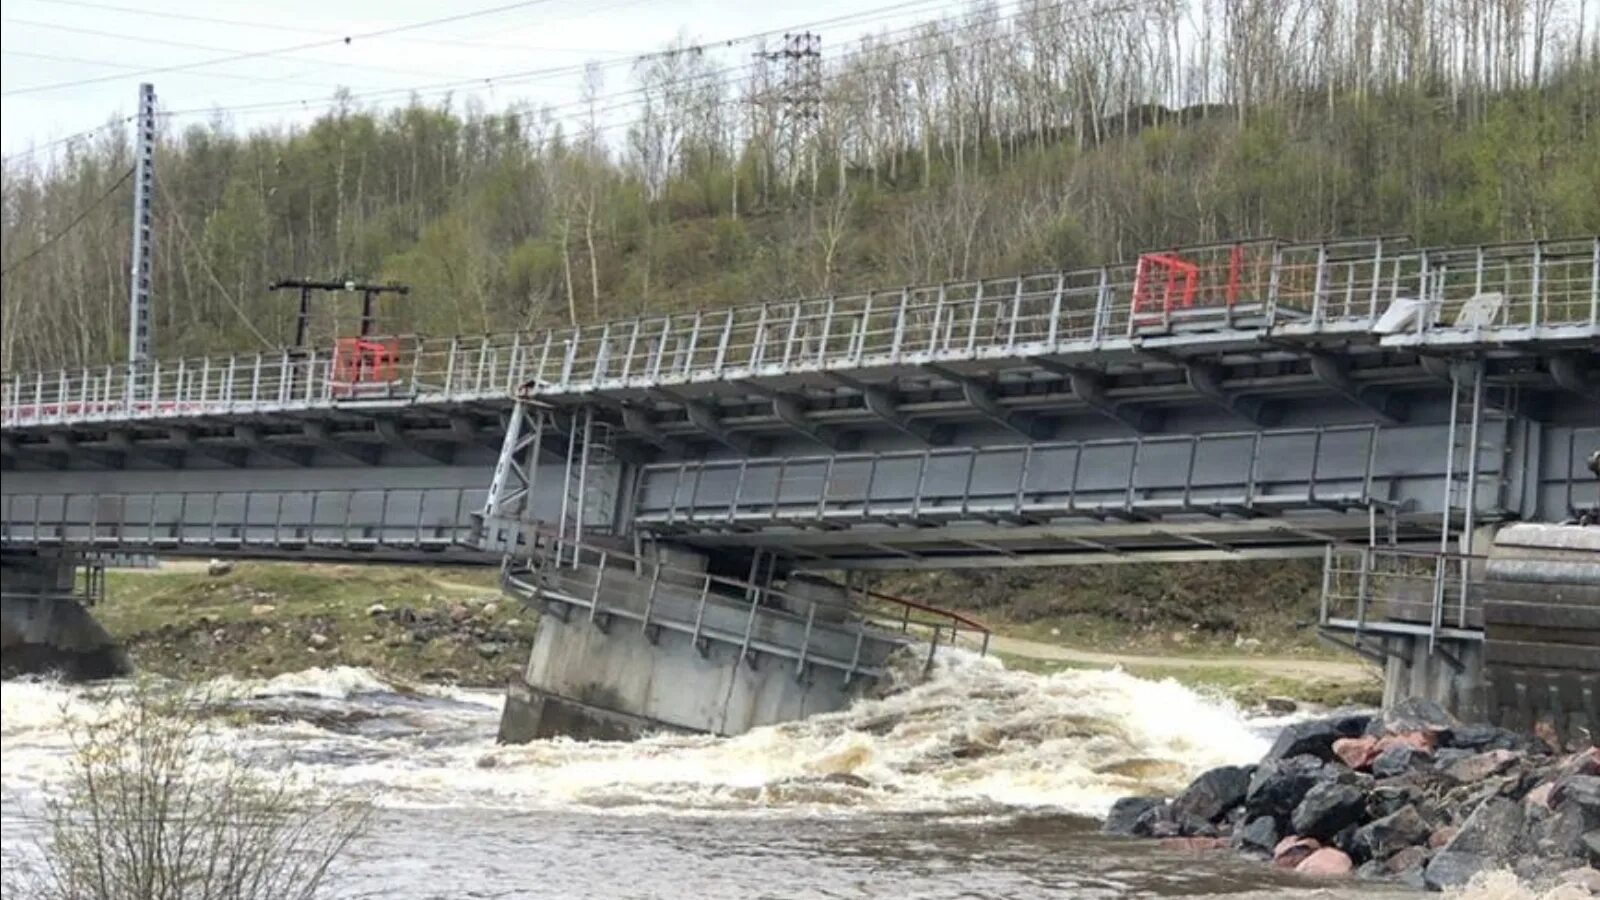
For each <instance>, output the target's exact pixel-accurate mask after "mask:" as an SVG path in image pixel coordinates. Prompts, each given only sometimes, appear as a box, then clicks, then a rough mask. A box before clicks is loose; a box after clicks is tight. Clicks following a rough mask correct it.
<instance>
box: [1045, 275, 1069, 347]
mask: <svg viewBox="0 0 1600 900" xmlns="http://www.w3.org/2000/svg"><path fill="white" fill-rule="evenodd" d="M1066 287H1067V274H1066V273H1065V272H1057V273H1056V290H1055V294H1054V295H1052V296H1051V298H1050V329H1049V332H1048V333H1047V334H1046V335H1045V344H1046V345H1047V346H1049V347H1050V348H1052V349H1054V348H1055V345H1056V339H1057V338H1058V337H1060V336H1061V294H1062V292H1063V291H1065V290H1066Z"/></svg>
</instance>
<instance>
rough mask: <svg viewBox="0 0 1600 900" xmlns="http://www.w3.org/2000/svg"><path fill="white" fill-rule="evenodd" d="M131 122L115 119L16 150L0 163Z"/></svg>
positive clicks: (123, 117) (131, 118)
mask: <svg viewBox="0 0 1600 900" xmlns="http://www.w3.org/2000/svg"><path fill="white" fill-rule="evenodd" d="M131 121H133V116H122V117H120V118H117V119H112V120H111V121H110V122H107V123H106V124H104V125H96V126H95V127H93V128H86V129H84V130H83V131H80V132H78V133H77V134H69V135H67V136H66V137H61V138H56V139H55V140H53V141H50V142H49V143H46V144H40V145H38V146H36V147H29V148H28V149H26V150H18V151H17V152H16V153H13V154H11V155H10V156H7V157H5V158H4V159H0V162H12V161H13V160H18V159H23V158H25V157H29V156H33V155H34V154H35V153H41V152H43V151H45V150H49V149H51V148H53V147H59V146H61V145H62V144H70V143H72V142H73V141H76V140H79V139H80V138H86V137H92V136H94V135H96V134H99V133H100V132H102V131H105V130H106V129H107V128H113V127H115V126H117V125H121V124H123V123H126V122H131Z"/></svg>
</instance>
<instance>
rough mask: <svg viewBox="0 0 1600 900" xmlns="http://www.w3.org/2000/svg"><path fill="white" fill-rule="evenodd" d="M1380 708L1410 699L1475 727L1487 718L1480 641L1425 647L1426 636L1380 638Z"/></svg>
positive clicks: (1444, 640)
mask: <svg viewBox="0 0 1600 900" xmlns="http://www.w3.org/2000/svg"><path fill="white" fill-rule="evenodd" d="M1384 649H1385V656H1386V657H1387V660H1388V661H1387V662H1386V663H1385V664H1384V671H1383V705H1384V706H1386V707H1387V706H1392V705H1394V704H1396V703H1398V702H1400V701H1401V700H1405V699H1407V698H1409V697H1426V698H1427V699H1429V700H1432V701H1434V702H1436V703H1438V704H1439V705H1440V706H1443V707H1444V708H1445V709H1448V710H1450V711H1451V712H1453V713H1454V714H1455V715H1456V716H1457V717H1458V718H1461V719H1464V720H1467V721H1479V720H1481V719H1483V717H1484V715H1485V713H1486V685H1485V683H1484V669H1483V642H1482V641H1481V640H1471V639H1455V638H1445V637H1441V638H1438V639H1437V640H1436V641H1435V643H1434V645H1433V647H1432V648H1431V649H1430V648H1429V646H1428V638H1427V636H1426V635H1389V636H1387V637H1385V638H1384Z"/></svg>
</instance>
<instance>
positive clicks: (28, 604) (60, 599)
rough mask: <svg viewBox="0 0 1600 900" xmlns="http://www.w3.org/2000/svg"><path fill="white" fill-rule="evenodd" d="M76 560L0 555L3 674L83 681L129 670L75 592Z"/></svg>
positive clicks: (0, 616) (116, 648)
mask: <svg viewBox="0 0 1600 900" xmlns="http://www.w3.org/2000/svg"><path fill="white" fill-rule="evenodd" d="M80 562H81V560H80V559H78V558H76V557H73V556H67V555H62V556H53V555H46V554H36V553H6V554H3V555H0V670H3V673H4V674H5V675H6V676H12V675H19V674H24V673H45V672H56V673H59V674H61V675H62V676H64V677H66V678H69V679H73V680H81V679H92V678H109V677H112V676H115V675H123V674H126V673H127V672H128V671H130V669H131V666H130V665H129V663H128V658H127V656H126V655H125V654H124V653H123V652H122V649H121V648H120V647H118V646H117V645H116V642H115V641H113V640H112V638H111V635H109V634H107V633H106V630H105V629H104V628H102V627H101V626H100V623H99V622H96V621H95V619H94V616H92V615H90V613H89V611H88V610H87V609H85V608H84V606H83V603H82V602H80V600H79V599H78V598H76V597H74V596H73V587H74V582H75V580H76V579H75V577H74V576H75V573H76V569H77V566H78V565H79V563H80Z"/></svg>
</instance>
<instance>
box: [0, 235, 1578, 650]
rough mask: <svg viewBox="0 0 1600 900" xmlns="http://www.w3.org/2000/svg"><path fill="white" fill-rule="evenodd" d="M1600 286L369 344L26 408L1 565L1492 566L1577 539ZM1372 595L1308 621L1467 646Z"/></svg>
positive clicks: (1051, 303)
mask: <svg viewBox="0 0 1600 900" xmlns="http://www.w3.org/2000/svg"><path fill="white" fill-rule="evenodd" d="M1597 279H1600V238H1595V237H1584V238H1579V239H1571V240H1561V241H1541V242H1528V243H1518V244H1506V245H1496V246H1482V247H1453V248H1418V247H1415V246H1412V245H1411V244H1410V243H1408V242H1406V241H1405V240H1403V239H1399V238H1383V239H1364V240H1349V241H1332V242H1320V243H1308V244H1293V243H1283V242H1274V241H1253V242H1242V243H1234V244H1225V245H1218V246H1212V247H1196V248H1186V249H1182V250H1178V251H1172V252H1163V253H1152V254H1146V255H1144V256H1142V257H1140V258H1139V259H1137V260H1133V261H1129V262H1128V263H1125V264H1116V265H1109V266H1102V267H1096V268H1091V269H1085V270H1076V271H1063V272H1055V273H1043V274H1037V275H1028V276H1017V277H1010V278H1000V279H989V280H981V281H969V282H951V283H945V284H939V285H924V286H912V287H905V288H898V289H894V290H887V291H868V292H863V293H859V294H853V295H841V296H835V297H827V298H816V299H806V300H797V301H784V302H776V303H763V304H754V305H750V306H744V307H735V308H733V309H729V310H724V311H715V312H708V311H701V312H694V313H688V314H672V315H662V316H652V317H643V318H638V319H629V320H624V321H618V322H611V323H605V324H600V325H594V326H585V327H582V328H577V329H555V330H549V331H542V332H534V333H517V334H504V335H489V336H481V337H475V338H452V339H448V340H438V339H429V340H424V339H417V338H384V339H373V340H371V341H369V342H368V343H370V344H372V345H373V346H374V347H378V348H380V349H381V357H382V358H381V360H376V359H375V361H374V363H373V364H372V365H365V364H363V363H362V362H361V361H360V360H356V361H354V362H352V360H350V359H347V358H338V359H336V358H335V357H336V354H332V353H330V354H321V353H318V352H306V353H302V354H291V353H280V354H264V355H254V356H239V355H231V356H219V357H210V358H203V359H189V360H171V361H160V362H154V363H150V364H147V365H144V366H140V367H132V368H130V367H128V366H126V365H118V366H109V367H104V368H100V369H89V370H77V371H61V372H48V373H45V372H34V373H19V374H12V375H8V376H6V378H5V380H4V382H3V383H0V432H3V434H0V452H3V457H4V465H5V466H6V473H5V478H4V489H3V491H0V494H3V496H0V501H3V503H0V517H3V521H0V526H3V531H0V537H3V545H4V548H5V550H6V551H7V552H8V553H13V554H15V553H21V552H27V553H36V552H41V551H43V552H62V553H69V554H77V553H96V552H111V551H116V552H150V553H158V554H203V555H211V554H237V555H245V556H275V557H301V558H341V559H350V558H356V559H374V560H376V559H383V560H397V561H420V560H453V561H466V562H490V561H498V560H499V558H500V554H501V553H502V552H505V551H507V550H510V551H512V552H513V553H531V552H532V549H531V548H532V547H533V546H534V545H540V546H555V547H565V546H582V547H588V546H603V547H609V548H610V550H611V551H613V552H621V551H622V550H623V549H628V550H629V551H630V552H633V551H637V550H639V549H641V548H643V549H644V550H645V552H646V554H647V555H648V554H649V553H665V554H668V555H671V554H677V553H688V554H690V555H691V556H692V557H693V558H695V559H699V560H701V561H702V562H700V563H695V564H693V565H691V568H693V567H694V565H700V566H705V567H709V569H710V570H714V571H717V572H719V573H721V575H722V576H730V577H731V576H733V575H737V576H738V577H740V578H743V579H745V580H746V581H747V582H748V583H750V584H759V583H763V582H764V580H771V579H774V578H776V579H780V580H781V579H783V578H787V577H789V576H790V575H791V574H793V573H799V572H801V571H802V570H807V569H809V570H836V571H837V570H852V569H878V568H892V567H919V566H921V567H927V566H967V565H1041V564H1061V563H1071V562H1104V561H1120V560H1137V559H1145V560H1178V559H1200V558H1221V559H1235V558H1248V557H1261V556H1288V555H1306V554H1323V553H1325V552H1327V548H1329V547H1336V548H1340V549H1339V553H1337V554H1334V553H1329V554H1328V559H1329V563H1328V566H1329V571H1330V576H1329V583H1330V585H1334V584H1338V585H1343V584H1344V583H1345V582H1347V581H1349V579H1348V578H1343V577H1336V576H1340V573H1343V572H1345V571H1347V570H1350V569H1351V566H1350V565H1349V564H1348V559H1349V557H1348V556H1347V554H1346V550H1347V549H1348V548H1371V549H1372V551H1373V554H1374V555H1373V556H1372V557H1370V558H1372V559H1375V558H1377V557H1376V554H1379V553H1384V552H1391V549H1392V551H1393V552H1401V551H1404V552H1407V553H1410V552H1417V551H1419V550H1426V551H1427V552H1429V553H1430V554H1432V557H1430V558H1434V559H1442V558H1444V555H1448V554H1457V555H1460V556H1462V557H1463V558H1466V559H1469V560H1470V559H1477V558H1480V557H1481V556H1482V554H1483V553H1484V552H1485V551H1486V550H1487V547H1488V540H1489V538H1488V531H1487V530H1486V529H1487V528H1489V527H1492V526H1494V525H1496V524H1498V523H1501V522H1506V521H1512V520H1534V521H1538V520H1551V521H1553V520H1561V519H1564V518H1569V517H1572V516H1575V515H1578V514H1580V513H1581V512H1582V511H1583V510H1585V509H1586V508H1588V507H1590V506H1593V505H1595V503H1596V498H1595V486H1594V482H1593V479H1591V478H1590V477H1589V475H1588V473H1587V471H1586V469H1585V460H1586V458H1587V454H1588V453H1590V452H1592V450H1593V449H1594V448H1595V447H1596V446H1600V387H1597V383H1596V366H1595V348H1596V347H1597V346H1600V280H1597ZM380 363H381V364H380ZM537 529H546V530H547V531H548V532H549V533H548V534H546V536H545V538H543V539H538V540H535V539H533V538H532V537H530V535H532V534H533V533H534V532H535V531H536V530H537ZM652 548H653V549H652ZM575 558H579V559H583V558H589V557H586V556H584V554H581V553H580V554H577V555H576V557H575ZM1336 559H1337V560H1340V561H1341V562H1336ZM1363 566H1364V567H1365V568H1366V569H1367V570H1368V571H1369V575H1370V574H1371V572H1370V570H1371V569H1372V567H1373V564H1372V563H1370V562H1369V563H1362V564H1359V565H1357V566H1356V568H1357V569H1361V568H1362V567H1363ZM602 568H603V567H602ZM1456 568H1460V567H1456ZM1456 568H1451V567H1450V566H1447V565H1443V564H1436V569H1437V570H1438V571H1439V572H1441V573H1443V572H1444V571H1445V570H1446V569H1449V570H1450V572H1451V573H1456ZM1466 568H1467V569H1468V570H1470V569H1471V568H1472V567H1471V566H1467V567H1466ZM719 577H720V576H719ZM1356 581H1357V583H1359V584H1361V585H1363V586H1362V587H1360V588H1359V589H1357V590H1355V591H1354V592H1353V593H1352V592H1351V591H1348V590H1345V589H1344V588H1342V587H1340V588H1338V589H1337V590H1335V589H1332V588H1330V590H1329V592H1328V594H1329V599H1328V602H1327V603H1325V604H1324V608H1325V614H1324V616H1323V625H1324V626H1325V627H1326V628H1327V629H1328V630H1329V633H1330V634H1332V635H1333V636H1335V637H1336V638H1338V639H1341V640H1347V641H1348V642H1350V643H1351V644H1352V645H1354V646H1357V647H1359V648H1360V649H1362V650H1363V651H1370V652H1378V653H1380V654H1385V655H1386V656H1389V657H1390V658H1393V654H1392V653H1391V652H1390V650H1389V649H1379V650H1376V651H1374V650H1373V647H1377V646H1380V645H1381V646H1382V647H1384V648H1387V647H1388V646H1389V644H1390V643H1392V642H1393V641H1397V640H1411V639H1413V638H1416V637H1418V635H1419V632H1418V628H1419V627H1420V628H1421V632H1420V635H1421V637H1422V639H1423V642H1424V644H1425V645H1426V647H1427V652H1426V653H1425V654H1424V655H1425V656H1427V657H1429V658H1432V657H1433V656H1435V655H1436V653H1435V651H1437V650H1440V648H1441V647H1443V644H1441V641H1475V640H1477V641H1481V632H1482V627H1481V625H1480V626H1473V625H1472V624H1471V622H1473V621H1474V617H1473V616H1472V615H1467V616H1465V617H1464V618H1463V617H1462V616H1461V615H1460V614H1459V611H1457V612H1456V613H1454V614H1451V613H1448V612H1447V611H1446V610H1445V607H1446V606H1449V605H1450V603H1451V602H1452V601H1451V600H1450V599H1449V598H1450V597H1452V596H1457V595H1458V594H1459V592H1458V594H1451V593H1449V591H1447V590H1445V588H1444V585H1445V583H1446V582H1451V583H1456V582H1459V581H1460V579H1459V576H1458V573H1457V574H1451V575H1449V577H1446V575H1445V574H1440V575H1438V576H1437V577H1432V580H1431V581H1430V582H1429V585H1430V588H1429V594H1430V596H1429V598H1428V603H1426V604H1424V606H1425V608H1424V609H1423V610H1422V611H1423V612H1425V613H1426V615H1422V616H1421V617H1420V618H1418V617H1417V616H1416V615H1414V613H1415V610H1410V611H1407V610H1402V609H1401V608H1400V607H1399V606H1392V605H1391V606H1390V607H1383V605H1382V603H1381V602H1380V601H1381V598H1378V597H1376V596H1374V595H1373V590H1374V588H1373V585H1375V584H1378V583H1380V582H1381V581H1382V579H1376V578H1371V577H1368V578H1366V579H1365V580H1364V581H1363V580H1362V579H1361V578H1360V577H1359V575H1358V576H1357V577H1356ZM551 590H552V591H554V590H555V588H554V587H551ZM1460 596H1463V597H1465V598H1466V599H1465V600H1462V601H1460V602H1458V603H1457V605H1458V606H1461V607H1462V608H1467V607H1470V606H1471V605H1472V600H1471V596H1472V591H1471V589H1470V588H1469V589H1466V591H1465V593H1464V594H1460ZM1352 597H1353V598H1354V599H1353V600H1351V598H1352ZM1347 600H1351V602H1353V603H1355V604H1356V605H1359V606H1361V608H1362V611H1361V613H1360V614H1359V615H1357V614H1352V613H1351V612H1350V610H1348V609H1346V608H1345V607H1346V606H1349V605H1350V603H1347V602H1346V601H1347ZM1380 609H1387V610H1388V611H1389V612H1394V613H1395V614H1394V615H1387V614H1385V615H1377V614H1374V611H1375V610H1380ZM1452 609H1453V608H1452ZM1402 613H1403V614H1402ZM1463 621H1464V622H1467V623H1468V624H1467V625H1465V626H1463V625H1462V624H1461V622H1463ZM1452 623H1454V624H1452ZM1452 629H1453V630H1452ZM1469 632H1470V633H1474V634H1476V635H1477V636H1476V637H1474V636H1472V634H1469ZM1444 649H1445V650H1447V651H1448V648H1444ZM1396 652H1398V651H1396Z"/></svg>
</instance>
